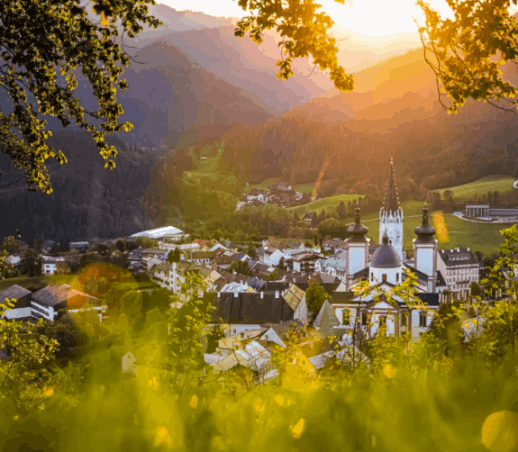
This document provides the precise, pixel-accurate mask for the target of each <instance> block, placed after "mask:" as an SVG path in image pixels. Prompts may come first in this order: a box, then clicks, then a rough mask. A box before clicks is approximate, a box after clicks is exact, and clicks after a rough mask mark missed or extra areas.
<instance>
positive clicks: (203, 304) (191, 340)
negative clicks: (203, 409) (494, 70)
mask: <svg viewBox="0 0 518 452" xmlns="http://www.w3.org/2000/svg"><path fill="white" fill-rule="evenodd" d="M206 291H207V283H206V282H205V280H204V279H203V277H202V276H200V275H197V274H187V275H186V277H185V282H184V283H182V284H180V294H181V295H179V296H178V295H175V298H176V304H179V305H180V307H176V308H174V309H173V310H172V312H171V314H170V316H169V319H168V327H169V336H168V350H169V356H168V359H167V363H168V369H169V370H170V378H169V383H170V384H172V385H173V386H180V387H181V388H182V391H183V389H184V388H185V387H186V386H187V385H188V384H189V383H191V384H192V382H193V380H192V378H193V376H194V374H195V372H196V371H200V370H201V369H202V367H203V359H202V358H203V357H202V356H201V355H202V352H203V348H204V347H203V343H202V338H203V337H204V336H205V327H206V325H207V324H208V323H209V322H210V321H211V318H212V317H211V315H210V313H211V312H212V311H213V310H214V309H215V308H214V307H213V306H212V305H211V304H210V303H208V302H207V300H205V299H204V298H203V294H204V293H205V292H206Z"/></svg>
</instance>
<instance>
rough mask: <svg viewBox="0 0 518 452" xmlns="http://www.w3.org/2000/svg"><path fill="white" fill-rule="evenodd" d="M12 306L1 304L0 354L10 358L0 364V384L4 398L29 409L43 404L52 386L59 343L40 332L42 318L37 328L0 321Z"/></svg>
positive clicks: (21, 407) (3, 301) (30, 324)
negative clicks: (46, 393) (56, 350)
mask: <svg viewBox="0 0 518 452" xmlns="http://www.w3.org/2000/svg"><path fill="white" fill-rule="evenodd" d="M13 305H14V304H13V303H12V300H2V304H0V351H1V352H2V353H6V352H7V355H8V357H9V359H8V361H6V362H3V363H1V365H0V385H1V386H2V395H3V396H4V397H8V398H10V399H11V401H12V402H13V404H14V405H15V406H16V407H17V408H19V409H29V408H32V407H35V406H37V405H40V404H41V403H42V401H43V400H44V399H45V391H47V390H48V388H47V387H48V386H50V385H51V384H52V383H53V371H54V368H55V357H54V350H55V348H56V346H57V345H58V343H57V341H55V340H54V339H51V338H49V337H47V336H45V335H43V334H39V333H38V330H39V329H40V328H42V327H43V320H41V319H40V320H39V321H38V323H37V324H36V325H35V324H32V323H30V322H27V323H25V322H23V323H22V322H12V321H8V320H5V319H3V318H1V317H2V316H3V315H4V314H5V312H6V310H8V309H10V308H11V307H12V306H13Z"/></svg>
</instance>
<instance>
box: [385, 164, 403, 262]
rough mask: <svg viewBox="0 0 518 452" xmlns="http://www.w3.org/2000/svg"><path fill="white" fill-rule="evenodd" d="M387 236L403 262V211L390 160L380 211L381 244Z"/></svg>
mask: <svg viewBox="0 0 518 452" xmlns="http://www.w3.org/2000/svg"><path fill="white" fill-rule="evenodd" d="M385 234H386V235H387V236H388V238H389V243H390V244H391V245H392V246H393V247H394V248H395V250H396V251H397V253H398V255H399V258H400V259H401V261H404V256H403V209H402V208H401V206H400V205H399V196H398V191H397V185H396V174H395V172H394V161H393V160H392V158H391V159H390V171H389V177H388V180H387V190H386V192H385V202H384V203H383V207H382V208H381V209H380V228H379V243H381V242H382V241H383V236H384V235H385Z"/></svg>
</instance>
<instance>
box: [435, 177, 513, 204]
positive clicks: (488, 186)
mask: <svg viewBox="0 0 518 452" xmlns="http://www.w3.org/2000/svg"><path fill="white" fill-rule="evenodd" d="M513 182H514V179H513V178H512V177H509V176H488V177H483V178H482V179H479V180H477V181H475V182H470V183H469V184H463V185H457V186H455V187H450V188H441V189H438V190H434V191H435V192H438V193H440V195H441V198H442V196H443V193H444V192H445V191H446V190H451V191H452V192H453V198H454V199H455V200H459V201H467V200H469V199H472V198H473V197H474V196H475V195H479V196H482V195H487V192H489V191H491V192H494V191H498V192H500V194H501V195H505V194H507V193H509V192H511V191H513V190H514V188H513Z"/></svg>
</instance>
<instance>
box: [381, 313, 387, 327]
mask: <svg viewBox="0 0 518 452" xmlns="http://www.w3.org/2000/svg"><path fill="white" fill-rule="evenodd" d="M382 326H387V317H386V316H384V315H383V316H381V317H380V328H381V327H382Z"/></svg>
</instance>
